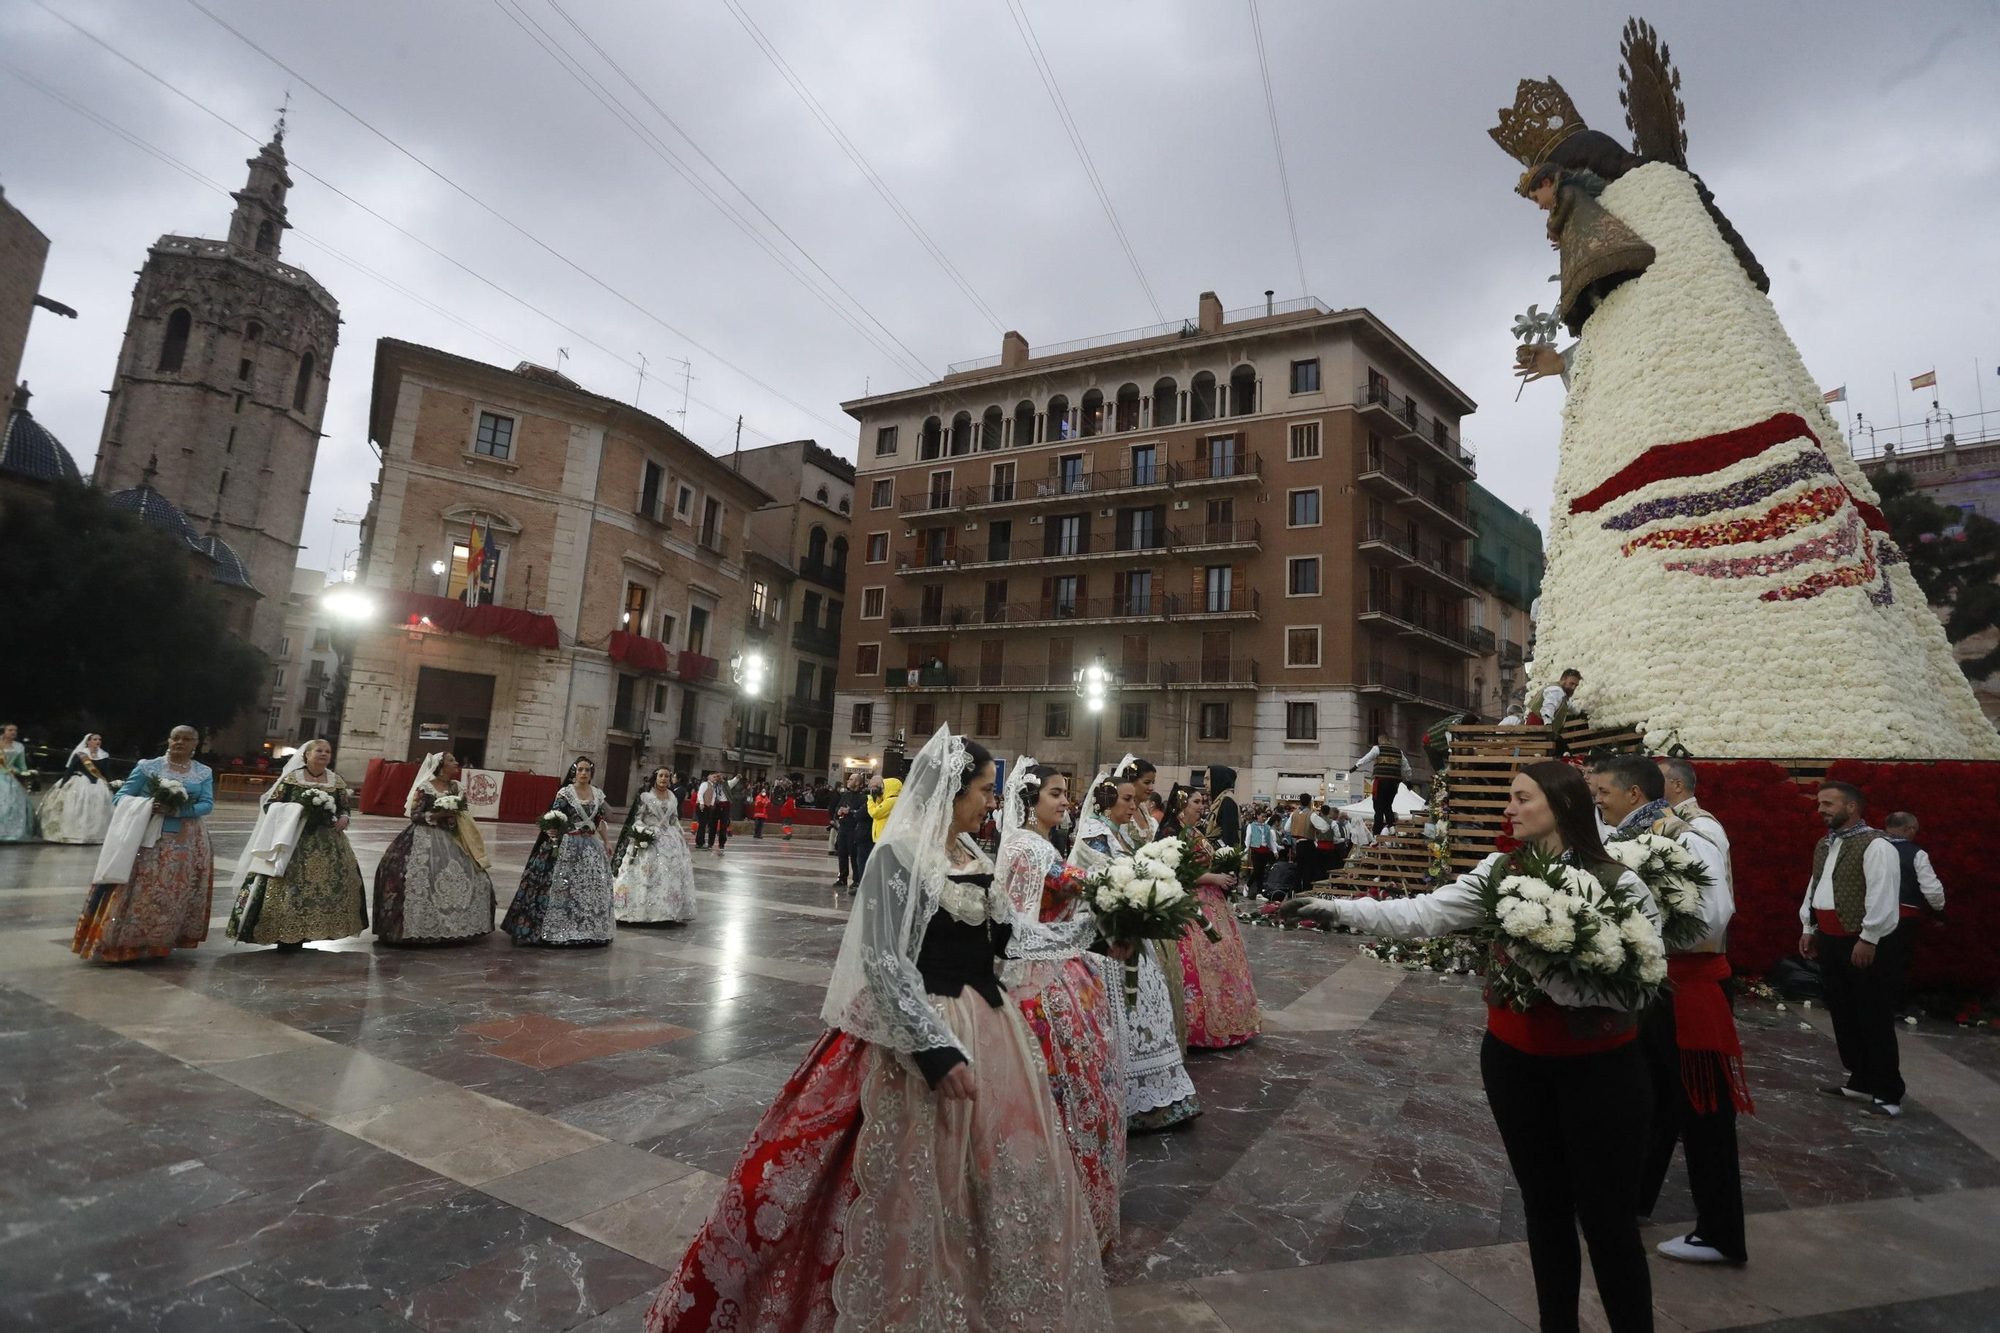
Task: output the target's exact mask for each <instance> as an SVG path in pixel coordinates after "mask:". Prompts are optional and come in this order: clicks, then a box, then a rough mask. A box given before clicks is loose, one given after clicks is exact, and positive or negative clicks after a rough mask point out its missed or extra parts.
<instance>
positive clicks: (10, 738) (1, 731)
mask: <svg viewBox="0 0 2000 1333" xmlns="http://www.w3.org/2000/svg"><path fill="white" fill-rule="evenodd" d="M35 829H36V820H35V798H34V797H33V796H32V795H31V794H30V793H29V791H28V751H27V747H25V746H23V745H22V744H21V730H20V728H19V727H17V726H15V725H14V724H13V723H12V722H9V723H7V725H5V726H4V727H0V842H32V841H33V840H34V837H35Z"/></svg>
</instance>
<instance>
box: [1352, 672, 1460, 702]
mask: <svg viewBox="0 0 2000 1333" xmlns="http://www.w3.org/2000/svg"><path fill="white" fill-rule="evenodd" d="M1361 692H1362V693H1363V694H1386V695H1390V696H1392V697H1394V698H1398V699H1405V700H1408V701H1409V702H1411V703H1416V704H1427V705H1429V706H1430V707H1433V708H1442V709H1446V710H1448V711H1452V712H1461V713H1463V712H1470V711H1471V709H1472V695H1471V693H1470V692H1469V691H1468V690H1467V689H1466V688H1465V687H1464V686H1463V685H1460V684H1457V683H1456V682H1453V681H1449V680H1445V679H1443V678H1441V677H1437V676H1429V675H1424V674H1421V673H1419V672H1415V671H1411V670H1408V669H1407V668H1404V667H1392V666H1389V665H1387V664H1385V663H1382V662H1369V663H1367V665H1366V666H1365V667H1364V668H1363V669H1362V679H1361Z"/></svg>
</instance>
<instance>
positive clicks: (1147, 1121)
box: [1069, 764, 1201, 1134]
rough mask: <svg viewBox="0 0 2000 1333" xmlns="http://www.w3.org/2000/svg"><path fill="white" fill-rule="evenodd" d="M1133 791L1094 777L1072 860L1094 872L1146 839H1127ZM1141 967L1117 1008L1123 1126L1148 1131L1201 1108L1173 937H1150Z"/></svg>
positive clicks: (1186, 1118)
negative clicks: (1132, 997)
mask: <svg viewBox="0 0 2000 1333" xmlns="http://www.w3.org/2000/svg"><path fill="white" fill-rule="evenodd" d="M1124 767H1125V765H1123V764H1121V765H1120V768H1121V769H1122V768H1124ZM1134 790H1135V789H1134V784H1133V783H1131V782H1129V781H1127V782H1114V781H1112V780H1111V776H1110V774H1100V775H1099V776H1098V779H1097V780H1096V781H1095V782H1093V783H1092V784H1091V786H1090V791H1089V792H1087V793H1086V794H1085V796H1084V800H1083V813H1082V815H1080V816H1079V817H1078V819H1077V822H1076V840H1075V842H1073V843H1072V844H1071V845H1070V849H1069V862H1070V864H1071V865H1073V866H1075V867H1076V868H1077V869H1079V870H1082V871H1085V872H1089V871H1091V870H1095V869H1097V868H1098V867H1099V866H1103V865H1106V864H1108V863H1109V862H1110V861H1111V860H1112V859H1114V858H1116V857H1119V856H1127V855H1130V854H1131V853H1132V852H1135V851H1137V850H1138V848H1139V847H1140V846H1143V845H1144V844H1143V843H1133V842H1129V841H1127V837H1128V830H1130V829H1131V828H1132V814H1133V809H1134V804H1135V799H1134ZM1137 966H1138V973H1139V978H1138V980H1139V995H1138V999H1137V1000H1136V1001H1135V1002H1133V1003H1130V1004H1121V1006H1120V1015H1119V1017H1120V1020H1121V1021H1122V1023H1123V1024H1124V1031H1123V1033H1122V1034H1121V1035H1122V1037H1123V1039H1124V1046H1125V1128H1126V1131H1127V1132H1128V1133H1133V1134H1147V1133H1151V1132H1152V1131H1154V1130H1160V1129H1171V1128H1173V1127H1174V1126H1175V1125H1183V1124H1186V1123H1187V1122H1188V1121H1190V1120H1192V1119H1194V1118H1195V1117H1196V1116H1198V1115H1200V1114H1201V1103H1200V1102H1199V1101H1198V1100H1196V1098H1195V1095H1194V1080H1193V1079H1191V1078H1189V1077H1188V1072H1187V1064H1186V1062H1185V1061H1184V1060H1183V1058H1182V1057H1183V1055H1184V1054H1185V1052H1186V1049H1187V1047H1186V1042H1187V1019H1186V1015H1185V1012H1184V1010H1183V1007H1182V1005H1183V1000H1182V994H1181V965H1180V954H1179V952H1178V951H1177V950H1176V949H1175V947H1174V944H1173V942H1172V941H1170V940H1149V941H1147V942H1146V944H1145V945H1143V946H1141V947H1140V949H1139V952H1138V963H1137ZM1120 990H1121V992H1122V990H1123V987H1122V986H1121V987H1120Z"/></svg>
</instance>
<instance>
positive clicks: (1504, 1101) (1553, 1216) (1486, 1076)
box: [1281, 759, 1659, 1333]
mask: <svg viewBox="0 0 2000 1333" xmlns="http://www.w3.org/2000/svg"><path fill="white" fill-rule="evenodd" d="M1506 813H1507V818H1508V819H1509V820H1511V821H1512V826H1513V829H1514V833H1515V836H1517V837H1519V838H1520V839H1521V840H1522V841H1523V842H1525V843H1532V844H1534V845H1535V846H1537V847H1539V848H1540V849H1541V850H1542V851H1544V852H1546V853H1549V854H1550V855H1554V856H1560V857H1561V858H1562V859H1563V860H1564V861H1565V862H1568V863H1570V864H1573V865H1576V866H1578V867H1580V868H1581V869H1584V870H1586V871H1589V872H1590V873H1591V874H1592V875H1594V876H1595V877H1596V878H1597V880H1598V882H1599V884H1600V885H1601V886H1602V888H1603V890H1604V891H1605V892H1606V893H1607V894H1616V895H1619V896H1622V897H1624V898H1625V899H1627V900H1629V901H1633V902H1636V903H1637V904H1638V905H1639V906H1640V907H1641V908H1642V909H1643V910H1644V912H1645V913H1646V915H1647V916H1648V917H1650V918H1652V919H1653V922H1654V924H1655V925H1657V924H1658V922H1659V908H1658V906H1657V904H1655V903H1654V901H1653V896H1652V894H1651V893H1649V892H1648V891H1647V889H1646V885H1645V883H1644V882H1643V881H1642V880H1640V878H1639V877H1638V876H1637V875H1635V874H1633V873H1632V872H1631V871H1630V870H1626V869H1625V868H1624V867H1623V866H1621V865H1619V864H1618V863H1617V862H1616V861H1613V860H1612V859H1611V857H1610V856H1609V855H1608V854H1607V853H1606V852H1605V850H1604V843H1603V842H1602V841H1601V840H1600V839H1599V837H1598V834H1597V817H1596V807H1595V806H1594V805H1593V804H1592V803H1591V799H1590V788H1589V787H1588V786H1586V785H1585V783H1584V780H1583V775H1582V774H1581V773H1580V772H1578V771H1577V770H1576V769H1574V768H1571V767H1570V766H1569V765H1568V764H1565V763H1563V762H1562V761H1560V760H1554V759H1550V760H1544V761H1542V762H1540V763H1534V764H1529V765H1528V766H1527V767H1526V768H1523V769H1522V770H1521V771H1520V772H1519V773H1516V774H1515V775H1514V783H1513V786H1512V788H1511V789H1510V791H1509V793H1508V801H1507V812H1506ZM1513 855H1514V854H1513V853H1512V852H1495V853H1494V854H1493V855H1491V856H1489V857H1487V858H1486V859H1485V860H1483V861H1481V862H1480V863H1479V865H1478V866H1477V867H1476V868H1475V869H1474V870H1472V871H1471V872H1470V873H1468V874H1465V875H1461V876H1459V878H1458V879H1457V881H1456V882H1454V883H1451V884H1445V885H1441V886H1440V887H1438V888H1436V889H1433V890H1432V891H1431V892H1429V893H1424V894H1418V895H1417V896H1416V897H1414V898H1397V899H1383V900H1375V899H1369V898H1352V899H1342V900H1329V899H1324V898H1291V899H1288V900H1286V902H1285V905H1284V907H1283V909H1281V910H1282V911H1283V913H1284V915H1285V916H1287V917H1297V916H1299V915H1301V914H1308V913H1309V914H1311V915H1314V916H1318V917H1321V918H1324V919H1328V920H1333V921H1338V922H1340V923H1341V924H1343V925H1346V926H1351V927H1353V928H1354V929H1356V930H1362V931H1366V932H1368V933H1369V934H1371V935H1383V936H1388V937H1391V938H1396V939H1416V938H1421V937H1426V936H1434V935H1447V934H1450V933H1451V932H1452V931H1455V930H1466V929H1469V928H1471V927H1473V926H1477V925H1479V924H1481V923H1482V922H1484V921H1485V920H1486V919H1487V914H1486V908H1485V906H1484V905H1483V903H1482V900H1481V897H1480V893H1479V885H1480V884H1482V883H1484V882H1485V879H1486V877H1488V876H1495V877H1503V878H1504V877H1505V876H1506V875H1507V874H1508V873H1509V869H1510V867H1511V864H1512V862H1511V860H1510V858H1511V857H1512V856H1513ZM1638 1032H1639V1016H1638V1014H1636V1013H1629V1012H1625V1011H1623V1010H1620V1009H1615V1008H1609V1007H1605V1006H1602V1005H1592V1004H1588V1003H1586V1002H1585V1000H1584V997H1583V996H1582V995H1580V994H1579V993H1578V992H1577V991H1576V990H1575V988H1574V987H1572V986H1570V985H1569V984H1567V983H1566V982H1564V981H1562V980H1560V979H1555V978H1551V979H1550V980H1548V981H1546V982H1544V983H1543V998H1542V999H1540V1000H1539V1001H1537V1002H1536V1003H1535V1004H1534V1005H1533V1006H1532V1007H1531V1008H1530V1009H1529V1010H1528V1011H1527V1012H1526V1013H1516V1012H1515V1011H1514V1010H1513V1009H1512V1008H1509V1007H1507V1006H1505V1005H1495V1004H1493V1003H1492V1002H1491V998H1490V997H1489V1001H1488V1005H1487V1009H1486V1042H1485V1044H1484V1045H1483V1046H1482V1047H1481V1048H1480V1052H1479V1072H1480V1075H1481V1077H1482V1079H1483V1080H1484V1082H1485V1085H1486V1101H1487V1104H1488V1105H1490V1106H1491V1107H1492V1108H1493V1120H1494V1123H1495V1124H1496V1125H1498V1126H1499V1129H1500V1139H1501V1142H1503V1143H1504V1144H1506V1145H1507V1161H1508V1164H1509V1165H1511V1166H1512V1167H1513V1169H1514V1180H1515V1183H1516V1184H1518V1185H1519V1186H1520V1189H1521V1206H1522V1210H1523V1211H1524V1212H1525V1213H1526V1214H1527V1223H1528V1262H1529V1264H1530V1266H1531V1267H1532V1268H1533V1269H1534V1274H1535V1300H1536V1303H1537V1304H1538V1305H1539V1306H1540V1311H1541V1326H1542V1328H1543V1329H1544V1330H1571V1329H1575V1328H1576V1326H1577V1313H1576V1306H1577V1294H1578V1291H1579V1288H1580V1286H1581V1283H1582V1278H1583V1260H1582V1256H1581V1254H1580V1252H1579V1250H1578V1248H1577V1242H1576V1233H1577V1230H1578V1228H1579V1227H1581V1229H1582V1231H1583V1236H1584V1240H1585V1241H1586V1242H1588V1244H1589V1246H1590V1267H1591V1271H1592V1273H1593V1274H1595V1276H1596V1278H1597V1293H1598V1295H1599V1296H1600V1297H1601V1298H1602V1299H1603V1301H1604V1311H1605V1315H1606V1317H1607V1320H1608V1322H1609V1324H1610V1326H1611V1333H1651V1330H1652V1328H1653V1284H1652V1277H1651V1275H1650V1274H1649V1273H1648V1272H1647V1270H1646V1251H1645V1247H1644V1246H1642V1245H1641V1244H1640V1243H1639V1224H1638V1220H1637V1218H1636V1217H1635V1215H1634V1214H1633V1211H1632V1204H1633V1200H1634V1199H1635V1198H1637V1197H1638V1195H1637V1190H1638V1188H1639V1173H1640V1168H1641V1166H1642V1164H1643V1159H1644V1156H1645V1151H1646V1144H1645V1127H1646V1122H1647V1118H1648V1116H1649V1115H1650V1114H1651V1101H1652V1080H1651V1078H1650V1077H1649V1076H1648V1074H1647V1072H1646V1062H1645V1059H1644V1056H1643V1055H1642V1054H1641V1052H1640V1049H1639V1047H1638V1046H1637V1045H1636V1044H1635V1043H1634V1041H1633V1038H1635V1037H1636V1036H1637V1035H1638Z"/></svg>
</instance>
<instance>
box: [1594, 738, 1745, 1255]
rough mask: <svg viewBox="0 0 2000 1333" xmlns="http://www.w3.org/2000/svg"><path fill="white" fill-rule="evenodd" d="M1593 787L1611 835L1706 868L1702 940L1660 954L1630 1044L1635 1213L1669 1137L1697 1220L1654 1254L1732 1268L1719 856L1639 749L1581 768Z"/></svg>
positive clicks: (1737, 1082)
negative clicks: (1658, 980) (1637, 1056)
mask: <svg viewBox="0 0 2000 1333" xmlns="http://www.w3.org/2000/svg"><path fill="white" fill-rule="evenodd" d="M1590 793H1591V796H1592V797H1593V798H1594V799H1595V800H1596V802H1597V808H1598V812H1599V814H1600V815H1601V816H1602V822H1603V823H1605V824H1609V825H1610V826H1611V829H1612V833H1611V839H1612V840H1616V839H1620V838H1632V837H1637V836H1638V835H1639V834H1642V833H1653V834H1657V835H1659V836H1660V837H1663V838H1671V839H1673V840H1674V841H1675V842H1677V843H1679V844H1680V845H1681V846H1682V847H1684V848H1686V849H1687V850H1688V851H1689V852H1691V853H1693V854H1694V856H1695V858H1696V859H1697V860H1699V861H1700V862H1701V867H1702V869H1703V870H1704V871H1706V872H1707V874H1708V885H1707V887H1705V888H1704V889H1702V891H1701V916H1702V924H1703V931H1702V935H1701V938H1700V939H1698V940H1695V941H1693V942H1692V943H1689V944H1686V945H1684V946H1682V947H1681V948H1680V949H1678V950H1676V951H1675V952H1673V953H1670V954H1669V955H1667V976H1668V977H1669V979H1670V980H1671V982H1672V986H1671V987H1670V989H1669V991H1668V993H1667V994H1665V995H1663V996H1661V997H1660V999H1659V1000H1657V1001H1656V1002H1655V1003H1654V1004H1653V1006H1652V1007H1651V1008H1650V1009H1648V1010H1647V1011H1646V1013H1645V1015H1644V1016H1643V1017H1642V1018H1641V1019H1640V1021H1639V1044H1640V1047H1641V1049H1643V1050H1644V1051H1645V1053H1646V1059H1647V1063H1648V1064H1649V1065H1650V1066H1651V1067H1652V1073H1653V1078H1652V1083H1653V1116H1652V1131H1651V1136H1650V1138H1649V1140H1648V1142H1647V1146H1646V1157H1645V1164H1644V1166H1643V1167H1642V1169H1641V1171H1640V1175H1639V1199H1638V1210H1639V1214H1640V1215H1641V1216H1642V1217H1649V1216H1651V1215H1652V1212H1653V1208H1654V1206H1655V1205H1656V1204H1657V1203H1658V1202H1659V1198H1660V1190H1661V1188H1662V1187H1663V1186H1664V1185H1665V1184H1666V1179H1667V1168H1668V1167H1669V1166H1671V1165H1672V1163H1673V1160H1674V1145H1675V1143H1676V1142H1678V1143H1679V1144H1680V1148H1681V1154H1682V1156H1683V1157H1685V1158H1686V1160H1687V1174H1688V1192H1689V1193H1691V1194H1692V1195H1694V1207H1695V1224H1694V1228H1693V1229H1692V1230H1691V1231H1689V1232H1687V1234H1685V1235H1682V1236H1676V1237H1674V1238H1673V1239H1671V1240H1665V1241H1662V1242H1660V1245H1659V1251H1660V1253H1661V1254H1663V1255H1665V1256H1666V1257H1667V1258H1669V1259H1678V1260H1680V1261H1681V1262H1683V1263H1704V1264H1719V1263H1735V1264H1740V1263H1743V1262H1744V1261H1745V1260H1747V1259H1748V1258H1749V1257H1750V1256H1749V1251H1748V1250H1747V1249H1746V1248H1745V1242H1744V1228H1743V1175H1742V1170H1741V1167H1740V1165H1739V1162H1738V1158H1737V1150H1736V1115H1737V1112H1738V1111H1748V1110H1751V1109H1752V1107H1751V1102H1750V1093H1749V1088H1748V1086H1747V1085H1746V1084H1745V1082H1744V1077H1743V1043H1742V1040H1741V1038H1740V1037H1739V1036H1738V1035H1737V1032H1736V1020H1735V1018H1734V1016H1733V1015H1732V1014H1731V1012H1730V1005H1729V1000H1730V991H1729V983H1730V970H1729V959H1728V957H1727V956H1726V953H1725V950H1726V948H1727V943H1726V940H1727V936H1728V932H1729V922H1730V919H1731V918H1732V917H1734V916H1735V914H1736V902H1735V898H1734V895H1733V894H1732V893H1731V891H1730V874H1729V858H1728V854H1727V853H1726V852H1725V851H1724V850H1723V848H1722V847H1720V846H1717V845H1716V844H1715V843H1714V842H1712V841H1710V840H1709V839H1707V838H1705V837H1703V836H1702V835H1701V834H1699V833H1698V832H1696V831H1695V829H1694V828H1692V827H1691V826H1690V825H1689V824H1688V823H1687V822H1686V821H1685V820H1683V819H1681V818H1680V817H1679V816H1677V815H1676V814H1674V812H1673V811H1672V810H1670V809H1669V808H1668V806H1667V781H1666V776H1665V774H1664V773H1662V771H1661V768H1660V766H1659V765H1657V764H1655V763H1654V761H1653V760H1651V759H1648V758H1647V757H1646V756H1644V755H1639V754H1620V755H1609V756H1606V757H1604V758H1602V759H1599V760H1598V761H1596V762H1595V763H1594V764H1592V765H1591V769H1590ZM1711 822H1713V821H1711ZM1717 827H1718V828H1719V827H1720V825H1717Z"/></svg>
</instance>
